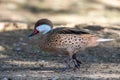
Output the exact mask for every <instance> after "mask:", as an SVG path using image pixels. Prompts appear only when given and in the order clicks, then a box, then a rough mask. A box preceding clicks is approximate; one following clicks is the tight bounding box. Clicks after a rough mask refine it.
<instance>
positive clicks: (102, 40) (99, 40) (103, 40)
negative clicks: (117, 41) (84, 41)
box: [97, 38, 114, 42]
mask: <svg viewBox="0 0 120 80" xmlns="http://www.w3.org/2000/svg"><path fill="white" fill-rule="evenodd" d="M113 40H114V39H103V38H101V39H98V40H97V41H98V42H106V41H113Z"/></svg>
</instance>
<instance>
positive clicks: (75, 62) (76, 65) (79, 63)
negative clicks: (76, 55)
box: [73, 59, 82, 70]
mask: <svg viewBox="0 0 120 80" xmlns="http://www.w3.org/2000/svg"><path fill="white" fill-rule="evenodd" d="M73 63H74V68H73V70H78V69H80V65H81V64H82V62H81V61H79V60H77V59H73Z"/></svg>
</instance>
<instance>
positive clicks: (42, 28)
mask: <svg viewBox="0 0 120 80" xmlns="http://www.w3.org/2000/svg"><path fill="white" fill-rule="evenodd" d="M36 29H37V30H38V31H39V32H42V33H43V34H46V33H47V32H49V31H50V30H51V26H49V25H46V24H43V25H40V26H38V27H36Z"/></svg>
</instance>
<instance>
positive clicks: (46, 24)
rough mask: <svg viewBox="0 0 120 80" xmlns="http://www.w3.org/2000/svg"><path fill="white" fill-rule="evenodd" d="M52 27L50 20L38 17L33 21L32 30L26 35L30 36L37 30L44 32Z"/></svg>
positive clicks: (36, 32) (37, 31)
mask: <svg viewBox="0 0 120 80" xmlns="http://www.w3.org/2000/svg"><path fill="white" fill-rule="evenodd" d="M52 27H53V24H52V22H51V21H50V20H48V19H40V20H38V21H37V22H36V23H35V26H34V31H33V33H31V34H30V35H29V36H28V37H32V36H34V35H36V34H38V33H39V32H41V33H42V34H46V33H47V32H49V31H50V30H51V29H52Z"/></svg>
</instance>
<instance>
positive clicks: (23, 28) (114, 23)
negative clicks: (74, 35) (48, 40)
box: [0, 0, 120, 80]
mask: <svg viewBox="0 0 120 80" xmlns="http://www.w3.org/2000/svg"><path fill="white" fill-rule="evenodd" d="M63 1H64V3H63ZM56 4H57V5H56ZM119 4H120V1H119V0H114V1H113V0H109V1H107V2H106V1H105V0H91V1H90V0H80V1H79V0H54V1H53V2H51V1H50V0H49V1H48V0H29V1H28V0H0V80H120V22H119V21H120V20H119V19H120V5H119ZM45 17H46V18H48V19H50V20H52V21H53V23H54V25H55V27H61V26H65V27H74V28H77V29H80V30H82V29H83V30H85V31H88V32H90V33H92V34H95V35H98V36H100V37H103V38H113V39H115V41H111V42H106V43H103V44H100V45H99V46H97V47H94V48H88V49H86V50H85V51H83V52H80V53H79V54H77V55H78V56H77V58H78V59H79V60H81V61H82V62H83V64H81V66H80V70H77V71H66V72H62V71H61V70H62V69H64V68H65V66H66V60H67V56H66V55H60V54H59V55H57V54H49V53H47V52H43V51H41V50H40V49H39V45H38V43H37V41H38V38H39V35H37V36H34V37H33V38H31V39H29V38H28V35H29V34H30V33H31V32H32V29H33V24H34V22H35V21H36V20H38V19H40V18H45Z"/></svg>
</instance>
